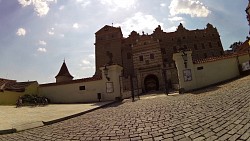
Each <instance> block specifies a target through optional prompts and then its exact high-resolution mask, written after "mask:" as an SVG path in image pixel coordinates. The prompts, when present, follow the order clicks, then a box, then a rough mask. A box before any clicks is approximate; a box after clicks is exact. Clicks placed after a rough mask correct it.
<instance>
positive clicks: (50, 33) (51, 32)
mask: <svg viewBox="0 0 250 141" xmlns="http://www.w3.org/2000/svg"><path fill="white" fill-rule="evenodd" d="M54 30H55V29H54V28H53V27H52V28H51V29H50V30H49V31H48V34H49V35H54V34H55V32H54Z"/></svg>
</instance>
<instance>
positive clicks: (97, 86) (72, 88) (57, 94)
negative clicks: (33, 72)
mask: <svg viewBox="0 0 250 141" xmlns="http://www.w3.org/2000/svg"><path fill="white" fill-rule="evenodd" d="M102 84H103V82H102V80H98V81H91V82H85V83H73V84H63V85H55V86H53V85H52V86H49V85H48V86H41V87H39V94H40V95H42V96H46V97H47V98H49V99H50V101H51V102H52V103H82V102H95V101H98V98H97V93H101V94H102V99H101V100H102V101H103V100H104V97H105V96H104V93H105V89H104V88H103V86H102ZM80 86H85V90H80V89H79V88H80Z"/></svg>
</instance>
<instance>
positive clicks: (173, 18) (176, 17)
mask: <svg viewBox="0 0 250 141" xmlns="http://www.w3.org/2000/svg"><path fill="white" fill-rule="evenodd" d="M168 20H169V21H171V22H177V21H183V20H184V19H183V18H182V17H178V16H175V17H169V18H168Z"/></svg>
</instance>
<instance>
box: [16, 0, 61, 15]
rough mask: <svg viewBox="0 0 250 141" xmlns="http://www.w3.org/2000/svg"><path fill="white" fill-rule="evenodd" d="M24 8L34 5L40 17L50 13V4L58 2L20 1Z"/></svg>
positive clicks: (49, 0) (54, 0) (46, 0)
mask: <svg viewBox="0 0 250 141" xmlns="http://www.w3.org/2000/svg"><path fill="white" fill-rule="evenodd" d="M18 2H19V4H21V5H22V6H23V7H26V6H30V5H32V6H33V7H34V10H35V12H36V13H37V15H38V16H40V17H41V16H45V15H47V14H48V12H49V9H50V8H49V4H50V3H51V2H55V3H56V2H57V0H18Z"/></svg>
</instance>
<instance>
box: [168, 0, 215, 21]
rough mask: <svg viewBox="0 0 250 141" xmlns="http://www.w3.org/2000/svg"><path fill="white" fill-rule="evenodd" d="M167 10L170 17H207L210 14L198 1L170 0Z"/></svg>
mask: <svg viewBox="0 0 250 141" xmlns="http://www.w3.org/2000/svg"><path fill="white" fill-rule="evenodd" d="M169 9H170V15H171V16H175V15H178V14H188V15H191V17H207V16H208V15H209V14H210V12H211V11H209V10H208V8H207V7H205V6H204V4H203V3H201V2H200V1H199V0H172V1H171V4H170V6H169Z"/></svg>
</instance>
